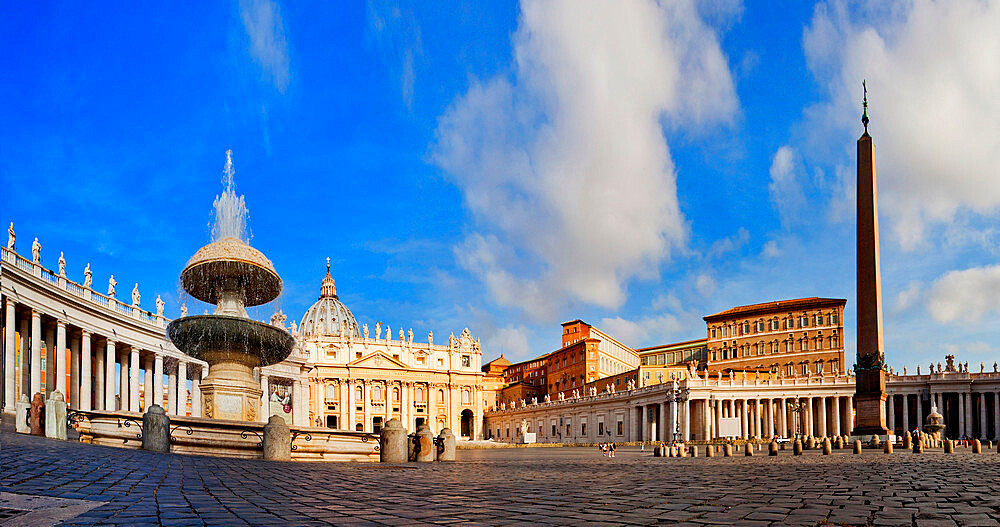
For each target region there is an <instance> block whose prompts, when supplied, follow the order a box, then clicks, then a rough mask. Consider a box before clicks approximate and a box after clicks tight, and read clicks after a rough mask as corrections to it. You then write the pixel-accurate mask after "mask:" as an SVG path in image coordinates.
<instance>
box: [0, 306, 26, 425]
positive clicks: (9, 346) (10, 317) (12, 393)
mask: <svg viewBox="0 0 1000 527" xmlns="http://www.w3.org/2000/svg"><path fill="white" fill-rule="evenodd" d="M4 304H5V306H6V309H5V312H4V314H5V315H6V316H5V322H4V328H6V331H7V332H6V333H5V334H4V348H3V349H4V356H3V379H4V380H3V408H4V410H6V411H8V412H9V411H13V410H14V404H15V403H16V401H17V394H16V386H17V385H16V384H15V378H14V371H15V368H14V346H15V342H14V325H15V321H14V314H15V312H16V307H17V306H16V304H15V303H14V301H13V300H11V299H10V297H9V296H8V297H7V299H6V302H5V303H4ZM21 338H22V339H23V338H24V333H22V334H21Z"/></svg>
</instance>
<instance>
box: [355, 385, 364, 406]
mask: <svg viewBox="0 0 1000 527" xmlns="http://www.w3.org/2000/svg"><path fill="white" fill-rule="evenodd" d="M354 400H355V401H358V402H361V401H364V400H365V391H364V390H363V389H362V388H361V387H360V386H358V387H357V388H355V389H354Z"/></svg>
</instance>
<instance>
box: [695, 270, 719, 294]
mask: <svg viewBox="0 0 1000 527" xmlns="http://www.w3.org/2000/svg"><path fill="white" fill-rule="evenodd" d="M694 283H695V289H697V290H698V293H700V294H701V296H704V297H709V296H712V293H713V292H714V291H715V285H716V284H715V279H714V278H712V276H711V275H709V274H706V273H702V274H700V275H698V278H696V279H695V282H694Z"/></svg>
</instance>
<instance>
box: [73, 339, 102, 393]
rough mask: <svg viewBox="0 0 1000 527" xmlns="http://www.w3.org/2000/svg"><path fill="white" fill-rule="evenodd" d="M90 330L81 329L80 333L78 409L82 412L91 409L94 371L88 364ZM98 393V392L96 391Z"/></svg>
mask: <svg viewBox="0 0 1000 527" xmlns="http://www.w3.org/2000/svg"><path fill="white" fill-rule="evenodd" d="M90 344H91V342H90V332H89V331H87V330H83V331H82V332H81V333H80V397H79V399H78V400H79V401H80V409H81V410H83V411H84V412H89V411H90V410H91V407H92V405H91V402H92V397H91V395H92V388H93V387H92V386H91V379H93V378H94V372H93V369H92V368H91V365H90ZM98 393H100V392H99V391H98Z"/></svg>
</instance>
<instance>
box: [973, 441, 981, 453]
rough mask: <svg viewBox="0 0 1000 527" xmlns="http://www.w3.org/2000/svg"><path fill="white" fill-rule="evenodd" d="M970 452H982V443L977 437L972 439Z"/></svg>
mask: <svg viewBox="0 0 1000 527" xmlns="http://www.w3.org/2000/svg"><path fill="white" fill-rule="evenodd" d="M972 453H973V454H982V453H983V444H982V443H981V442H980V441H979V440H978V439H973V440H972Z"/></svg>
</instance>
